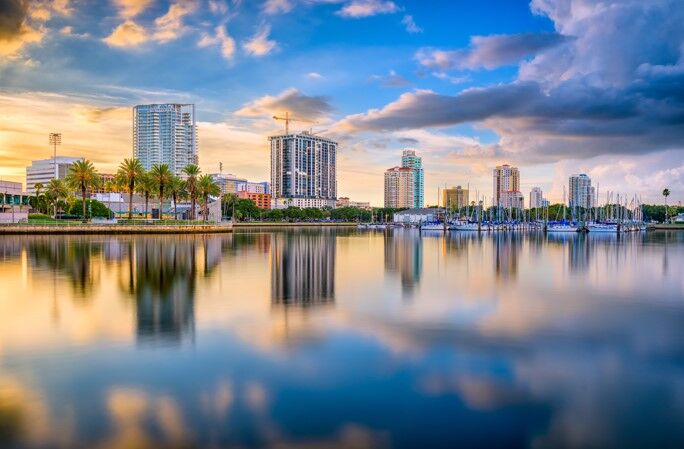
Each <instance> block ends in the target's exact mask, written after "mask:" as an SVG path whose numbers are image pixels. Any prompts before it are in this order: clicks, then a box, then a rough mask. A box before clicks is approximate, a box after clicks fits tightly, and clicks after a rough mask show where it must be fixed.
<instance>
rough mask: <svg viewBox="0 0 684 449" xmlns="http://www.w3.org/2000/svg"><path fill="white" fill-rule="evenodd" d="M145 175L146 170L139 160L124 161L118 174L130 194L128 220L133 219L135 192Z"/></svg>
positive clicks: (119, 179)
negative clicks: (139, 181)
mask: <svg viewBox="0 0 684 449" xmlns="http://www.w3.org/2000/svg"><path fill="white" fill-rule="evenodd" d="M144 173H145V169H144V168H143V166H142V164H141V163H140V161H139V160H138V159H124V160H123V162H122V163H121V165H119V171H118V172H117V173H116V177H117V179H118V181H119V182H120V183H121V184H122V185H123V186H124V188H125V189H126V191H127V192H128V219H129V220H131V219H132V218H133V192H135V186H136V184H137V183H138V180H139V179H140V178H141V177H142V176H143V174H144Z"/></svg>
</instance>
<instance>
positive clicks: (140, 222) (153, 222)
mask: <svg viewBox="0 0 684 449" xmlns="http://www.w3.org/2000/svg"><path fill="white" fill-rule="evenodd" d="M218 225H221V223H216V222H214V221H202V220H158V219H132V220H128V219H125V220H117V221H95V222H92V221H90V220H88V221H83V220H40V219H38V220H31V219H29V220H28V221H25V222H21V223H0V226H4V227H20V226H45V227H75V226H112V227H116V226H178V227H182V226H218Z"/></svg>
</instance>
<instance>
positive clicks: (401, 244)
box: [385, 229, 423, 298]
mask: <svg viewBox="0 0 684 449" xmlns="http://www.w3.org/2000/svg"><path fill="white" fill-rule="evenodd" d="M385 271H386V272H387V273H391V274H393V273H399V275H400V277H401V291H402V295H403V296H404V298H410V297H411V296H413V292H414V290H415V288H416V286H418V284H420V277H421V275H422V272H423V241H422V240H421V237H420V231H416V230H404V229H396V230H394V231H392V232H388V233H385Z"/></svg>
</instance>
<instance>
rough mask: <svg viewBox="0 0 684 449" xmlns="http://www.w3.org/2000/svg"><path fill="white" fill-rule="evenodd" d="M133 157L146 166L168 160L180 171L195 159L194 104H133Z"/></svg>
mask: <svg viewBox="0 0 684 449" xmlns="http://www.w3.org/2000/svg"><path fill="white" fill-rule="evenodd" d="M133 157H135V158H137V159H139V160H140V162H141V163H142V165H143V167H145V170H149V169H151V168H152V166H153V165H155V164H167V165H168V166H169V168H170V169H171V171H172V172H173V173H175V174H177V175H179V174H181V172H182V170H183V168H184V167H185V166H186V165H188V164H196V163H197V126H196V122H195V105H194V104H144V105H139V106H136V107H134V108H133Z"/></svg>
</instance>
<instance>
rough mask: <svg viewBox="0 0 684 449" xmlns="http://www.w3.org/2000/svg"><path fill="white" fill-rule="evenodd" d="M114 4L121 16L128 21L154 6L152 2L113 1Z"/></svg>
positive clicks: (135, 0) (144, 0) (143, 0)
mask: <svg viewBox="0 0 684 449" xmlns="http://www.w3.org/2000/svg"><path fill="white" fill-rule="evenodd" d="M113 2H114V6H116V8H117V9H118V10H119V15H120V16H121V17H124V18H126V19H132V18H133V17H135V16H137V15H139V14H141V13H142V12H143V11H145V10H146V9H147V8H148V7H149V6H150V5H151V4H152V0H113Z"/></svg>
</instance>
